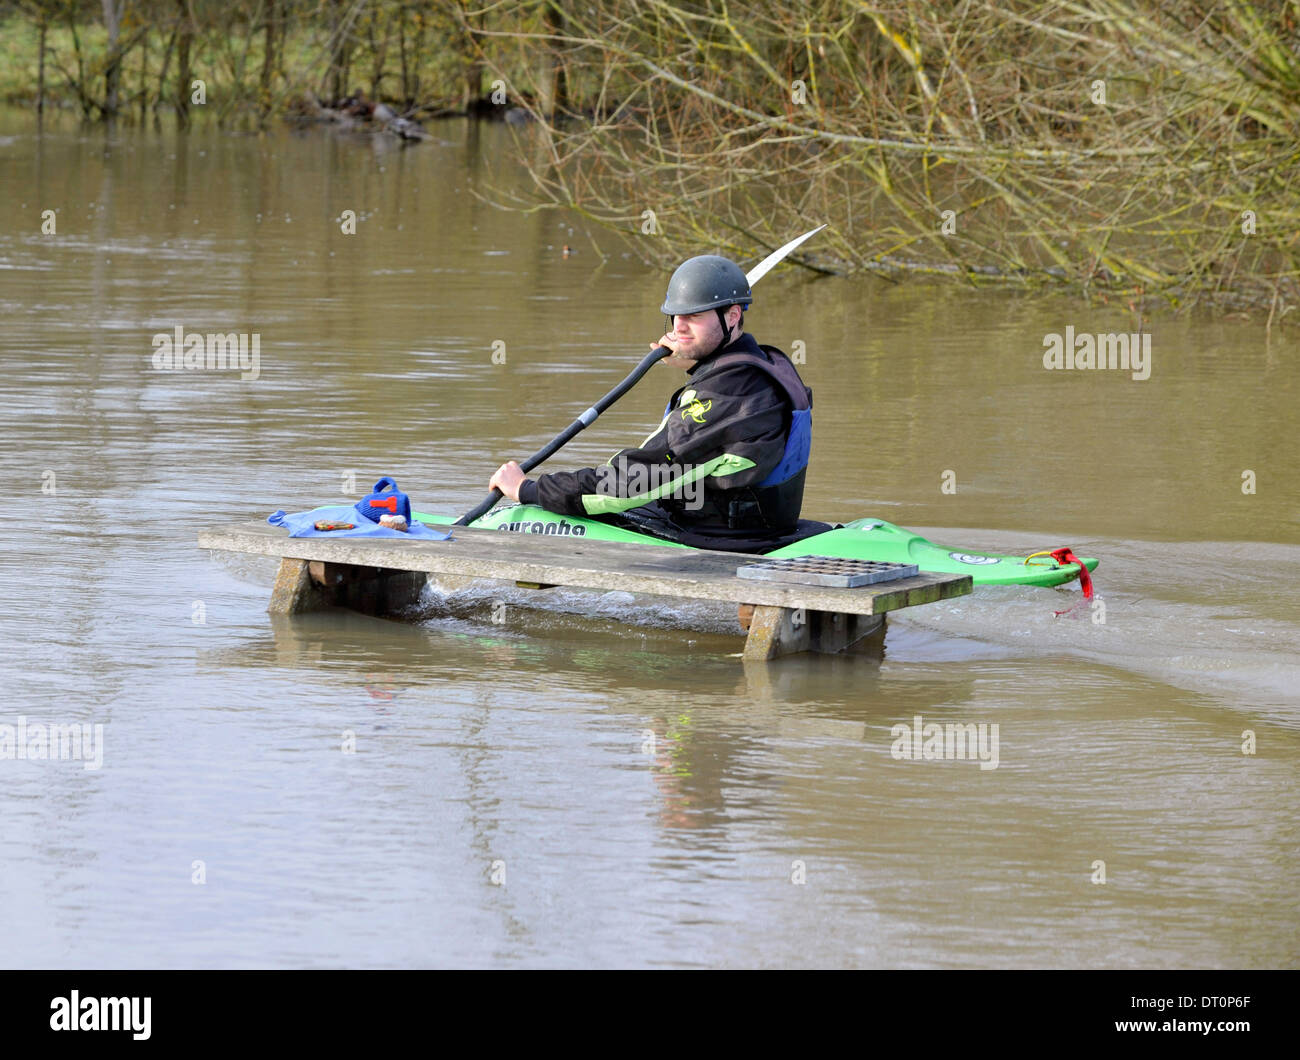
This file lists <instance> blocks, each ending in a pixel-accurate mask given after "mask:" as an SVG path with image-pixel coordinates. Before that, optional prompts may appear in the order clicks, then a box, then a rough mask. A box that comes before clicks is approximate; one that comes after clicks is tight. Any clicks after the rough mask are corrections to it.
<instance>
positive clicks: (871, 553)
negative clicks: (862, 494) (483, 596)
mask: <svg viewBox="0 0 1300 1060" xmlns="http://www.w3.org/2000/svg"><path fill="white" fill-rule="evenodd" d="M414 514H415V517H416V518H417V519H419V520H421V521H422V522H426V523H430V524H433V525H442V526H445V525H448V524H450V523H452V522H454V518H453V517H452V516H446V515H425V514H423V513H421V512H415V513H414ZM473 525H474V526H475V527H481V528H483V529H490V530H502V531H508V532H512V533H514V534H519V535H521V536H531V535H539V534H542V535H545V536H547V537H550V536H552V535H556V536H561V537H568V538H576V539H579V540H586V541H590V540H599V541H622V542H627V543H629V544H642V545H651V546H654V547H657V548H672V549H685V548H686V547H687V546H685V545H682V544H680V543H678V542H676V541H665V540H664V539H662V538H657V537H653V536H651V535H649V534H641V533H637V532H635V531H632V530H626V529H624V528H622V527H618V526H613V525H611V524H609V523H604V522H600V521H599V520H595V519H582V518H577V517H575V516H561V515H556V514H555V513H554V512H548V511H547V510H546V509H545V508H540V507H538V506H536V505H530V504H508V505H505V506H503V507H499V508H495V509H493V510H492V511H490V512H488V513H487V515H485V516H483V517H482V518H481V519H478V520H477V521H475V522H474V524H473ZM689 551H699V550H696V549H690V550H689ZM764 555H767V556H771V557H773V558H777V559H780V558H784V557H797V556H833V557H836V558H840V559H861V560H874V561H876V562H878V563H914V564H916V566H917V567H918V568H919V569H920V570H921V571H922V572H924V573H930V574H966V575H970V576H971V578H972V580H973V582H974V584H975V585H1038V586H1054V585H1063V584H1065V583H1066V582H1070V581H1073V580H1074V579H1075V578H1077V577H1078V576H1079V564H1077V563H1064V564H1062V563H1057V562H1056V561H1055V560H1053V559H1050V558H1044V559H1042V560H1035V561H1033V562H1030V563H1026V561H1025V559H1024V557H1021V556H1006V555H999V554H997V553H992V552H975V551H963V550H960V549H952V548H948V547H945V546H943V545H937V544H935V543H934V542H932V541H928V540H926V539H925V538H924V537H922V536H921V535H920V534H917V533H914V532H913V531H911V530H908V529H906V528H904V527H901V526H895V525H894V524H893V523H889V522H886V521H885V520H883V519H856V520H854V521H853V522H851V523H845V524H844V525H843V526H837V527H835V528H834V529H831V530H827V531H826V532H824V533H820V534H813V535H812V536H810V537H806V538H803V539H802V540H800V541H796V542H795V543H794V544H791V545H786V546H785V547H783V548H778V549H775V550H773V551H771V552H767V553H764ZM1082 562H1083V565H1084V566H1085V567H1087V568H1088V570H1093V569H1094V568H1095V567H1096V566H1097V562H1098V561H1097V560H1095V559H1090V558H1083V560H1082Z"/></svg>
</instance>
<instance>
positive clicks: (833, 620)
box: [741, 604, 885, 662]
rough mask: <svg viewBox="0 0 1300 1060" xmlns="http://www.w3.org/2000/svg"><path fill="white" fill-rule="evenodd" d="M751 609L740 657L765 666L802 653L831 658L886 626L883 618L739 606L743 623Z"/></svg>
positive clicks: (881, 616) (785, 608) (796, 609)
mask: <svg viewBox="0 0 1300 1060" xmlns="http://www.w3.org/2000/svg"><path fill="white" fill-rule="evenodd" d="M751 607H752V612H751V613H750V620H749V626H748V628H749V636H748V637H747V638H746V639H745V651H744V653H743V656H742V658H744V659H746V660H749V661H755V660H757V661H763V662H766V661H767V660H769V659H777V658H780V657H781V656H782V655H791V654H793V653H795V652H801V651H814V652H821V653H823V654H832V653H834V652H839V651H843V650H844V649H846V648H850V647H852V646H853V645H854V644H856V643H857V642H858V641H860V640H862V639H863V638H864V637H868V636H870V635H871V634H872V633H875V632H877V631H878V630H881V629H883V628H884V625H885V616H884V615H846V614H842V613H841V612H838V611H807V610H804V609H803V608H793V607H774V606H770V605H758V606H754V605H750V604H744V605H742V608H741V621H742V623H743V622H744V612H745V609H747V608H751Z"/></svg>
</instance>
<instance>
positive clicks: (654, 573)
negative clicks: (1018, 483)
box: [198, 522, 971, 660]
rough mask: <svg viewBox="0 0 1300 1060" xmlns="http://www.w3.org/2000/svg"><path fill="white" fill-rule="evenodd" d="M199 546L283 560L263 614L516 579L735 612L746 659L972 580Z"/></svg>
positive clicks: (422, 547) (691, 556)
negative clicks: (806, 578) (850, 581)
mask: <svg viewBox="0 0 1300 1060" xmlns="http://www.w3.org/2000/svg"><path fill="white" fill-rule="evenodd" d="M198 544H199V547H200V548H206V549H217V550H222V551H229V552H248V553H253V554H256V555H262V556H275V557H278V558H279V559H280V570H279V572H278V574H277V575H276V579H275V586H274V588H273V589H272V592H271V604H270V607H269V608H268V610H269V611H270V612H271V613H272V614H296V613H300V612H303V611H314V610H319V609H321V608H325V607H347V608H351V609H353V610H357V611H362V612H365V613H367V614H373V615H381V614H386V613H391V612H394V611H398V610H401V609H402V608H405V607H409V606H410V605H412V604H414V603H415V602H416V601H417V600H418V599H419V597H420V592H421V590H422V589H423V588H424V585H425V583H426V581H427V579H428V575H430V574H447V575H458V576H461V577H471V578H496V579H504V580H506V581H513V582H514V583H515V584H516V585H519V586H523V587H525V588H530V589H549V588H552V587H555V586H567V587H571V588H581V589H604V590H612V589H615V590H621V591H623V592H633V593H650V594H653V595H658V596H669V597H673V598H675V599H678V600H681V599H687V600H714V601H722V602H726V603H734V604H736V605H738V608H739V616H740V621H741V626H742V628H744V629H746V630H748V636H747V638H746V640H745V650H744V658H745V659H759V660H765V659H775V658H777V657H779V656H781V655H788V654H790V653H792V652H801V651H813V652H838V651H843V650H844V649H845V648H848V647H850V646H852V645H853V644H855V643H857V642H859V641H860V640H862V639H863V638H864V637H867V636H869V635H871V634H873V633H876V632H877V631H879V630H881V629H883V627H884V623H885V618H884V616H885V613H886V612H887V611H897V610H899V609H900V608H904V607H916V606H918V605H920V604H928V603H933V602H934V601H937V600H946V599H948V598H950V597H954V596H964V595H966V594H967V593H969V592H970V591H971V579H970V576H969V575H960V574H925V573H922V574H919V575H917V576H915V577H911V578H904V579H901V580H898V581H892V582H885V583H883V584H880V585H869V586H863V587H861V588H856V589H838V588H825V587H821V586H813V585H796V584H788V583H786V584H782V583H778V582H765V581H750V580H746V579H742V578H738V577H736V568H737V567H740V566H744V565H745V564H748V563H753V562H754V561H755V558H756V557H754V556H749V555H742V554H740V553H736V552H703V551H693V550H692V551H688V550H686V549H679V548H662V547H659V546H656V545H639V544H624V543H620V542H613V541H583V540H579V539H574V538H567V537H565V538H561V537H555V536H549V535H532V534H511V533H504V532H502V531H500V530H477V529H470V528H468V527H459V526H458V527H455V528H454V530H453V537H452V538H451V539H450V540H448V541H422V540H418V539H410V540H396V539H378V540H375V539H367V538H347V537H337V538H325V537H303V538H291V537H289V536H288V533H287V531H285V530H284V529H282V528H280V527H273V526H270V525H268V524H267V523H264V522H250V523H239V524H237V525H235V526H231V527H226V528H222V529H215V530H205V531H203V532H202V533H200V534H199V539H198Z"/></svg>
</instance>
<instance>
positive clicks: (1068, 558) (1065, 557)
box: [1048, 545, 1092, 615]
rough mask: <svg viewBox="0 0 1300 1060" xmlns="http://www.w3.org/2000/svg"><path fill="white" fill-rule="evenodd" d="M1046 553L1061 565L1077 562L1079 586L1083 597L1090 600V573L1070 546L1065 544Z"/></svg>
mask: <svg viewBox="0 0 1300 1060" xmlns="http://www.w3.org/2000/svg"><path fill="white" fill-rule="evenodd" d="M1048 555H1050V556H1051V557H1052V559H1054V560H1056V562H1057V563H1059V564H1060V565H1061V566H1062V567H1064V566H1065V565H1066V564H1067V563H1077V564H1078V565H1079V588H1081V589H1082V590H1083V598H1084V599H1085V600H1091V599H1092V575H1090V574H1089V573H1088V568H1087V567H1085V566H1084V565H1083V560H1081V559H1080V558H1079V557H1078V556H1076V555H1075V554H1074V552H1073V551H1071V549H1070V546H1069V545H1066V546H1065V547H1064V548H1058V549H1057V550H1056V551H1055V552H1049V553H1048ZM1056 613H1057V614H1058V615H1060V614H1064V612H1063V611H1058V612H1056Z"/></svg>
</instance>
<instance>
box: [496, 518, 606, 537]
mask: <svg viewBox="0 0 1300 1060" xmlns="http://www.w3.org/2000/svg"><path fill="white" fill-rule="evenodd" d="M497 529H498V530H513V531H515V533H518V534H559V535H561V536H563V537H586V536H587V528H586V527H585V526H578V525H575V524H574V523H571V522H569V521H568V520H567V519H561V520H560V521H559V522H558V523H543V522H540V521H534V522H529V521H527V520H525V521H524V522H520V523H502V524H501V525H500V526H498V527H497Z"/></svg>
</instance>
